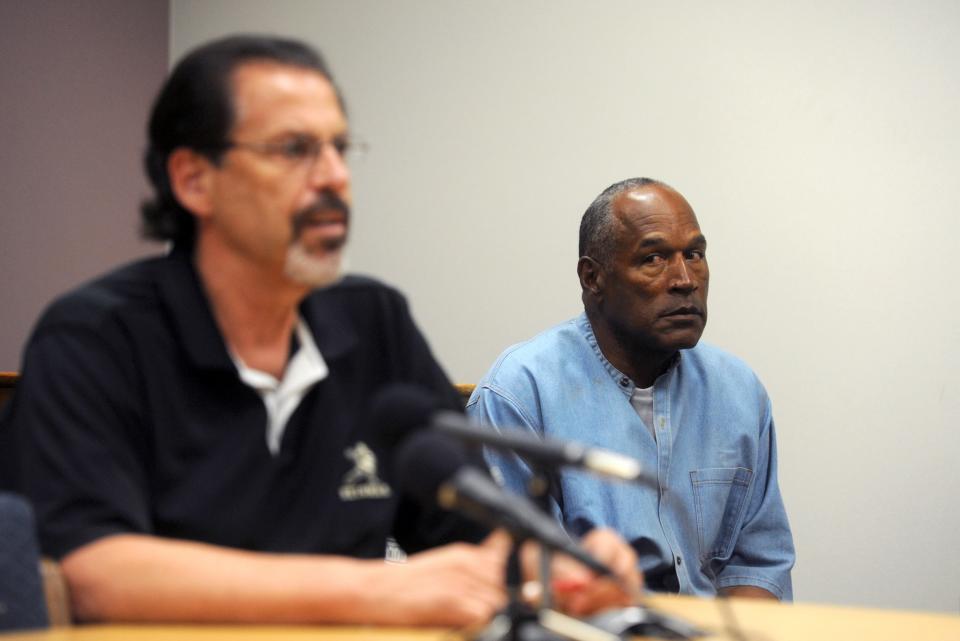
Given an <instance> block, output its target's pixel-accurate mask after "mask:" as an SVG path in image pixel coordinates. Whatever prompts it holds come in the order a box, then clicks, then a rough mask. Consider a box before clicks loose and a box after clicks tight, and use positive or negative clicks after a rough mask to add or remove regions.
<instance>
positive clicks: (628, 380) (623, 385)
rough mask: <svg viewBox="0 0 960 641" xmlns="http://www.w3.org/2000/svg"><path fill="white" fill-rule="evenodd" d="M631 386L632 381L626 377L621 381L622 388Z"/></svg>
mask: <svg viewBox="0 0 960 641" xmlns="http://www.w3.org/2000/svg"><path fill="white" fill-rule="evenodd" d="M629 384H630V379H629V378H627V377H626V376H624V377H623V378H621V379H620V387H626V386H627V385H629Z"/></svg>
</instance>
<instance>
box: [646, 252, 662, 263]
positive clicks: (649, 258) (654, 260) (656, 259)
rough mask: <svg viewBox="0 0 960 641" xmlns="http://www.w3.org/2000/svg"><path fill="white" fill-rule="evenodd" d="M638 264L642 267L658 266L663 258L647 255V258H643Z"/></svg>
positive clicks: (656, 255)
mask: <svg viewBox="0 0 960 641" xmlns="http://www.w3.org/2000/svg"><path fill="white" fill-rule="evenodd" d="M640 262H642V263H643V264H644V265H659V264H660V263H661V262H663V256H661V255H660V254H648V255H647V256H644V257H643V259H642V260H641V261H640Z"/></svg>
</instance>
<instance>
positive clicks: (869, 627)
mask: <svg viewBox="0 0 960 641" xmlns="http://www.w3.org/2000/svg"><path fill="white" fill-rule="evenodd" d="M648 603H649V605H651V606H652V607H655V608H657V609H658V610H660V611H662V612H665V613H668V614H673V615H677V616H681V617H684V618H686V619H687V620H688V621H691V622H692V623H695V624H697V625H699V626H701V627H703V628H705V629H708V630H712V631H715V632H716V634H714V635H712V636H710V637H708V639H710V640H712V641H721V640H731V639H736V636H731V635H730V634H729V633H727V632H725V631H724V630H725V628H726V624H725V621H726V620H727V617H725V616H724V614H723V610H722V609H721V607H719V604H718V603H717V602H715V601H713V600H708V599H697V598H693V597H676V596H656V597H651V598H650V599H649V602H648ZM728 603H729V605H730V608H729V611H730V612H732V614H733V617H734V618H735V619H736V621H737V623H738V625H739V628H740V630H741V632H742V634H743V637H742V638H741V641H811V640H816V641H834V640H835V641H861V640H864V641H888V640H889V641H904V640H907V641H960V616H953V615H947V614H932V613H922V612H903V611H894V610H874V609H866V608H844V607H838V606H826V605H810V604H799V605H796V604H795V605H780V604H778V603H771V602H763V601H753V600H748V599H731V600H729V601H728ZM459 638H460V637H459V636H458V635H457V634H455V633H453V632H451V631H449V630H440V629H409V628H407V629H401V628H364V627H330V626H226V625H224V626H221V625H210V626H179V625H178V626H162V625H143V626H124V625H97V626H77V627H72V628H57V629H53V630H46V631H42V632H33V633H19V634H9V635H0V640H2V641H95V640H96V641H121V640H122V641H160V640H161V639H177V641H194V640H195V641H261V640H263V641H266V640H268V639H269V640H274V639H275V640H277V641H299V640H301V639H302V640H304V641H306V640H307V639H310V640H311V641H359V640H360V639H365V640H369V641H450V640H452V639H459Z"/></svg>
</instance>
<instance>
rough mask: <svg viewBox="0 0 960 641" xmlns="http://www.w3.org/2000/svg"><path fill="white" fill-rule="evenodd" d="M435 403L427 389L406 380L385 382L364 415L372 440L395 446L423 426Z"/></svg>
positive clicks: (386, 447)
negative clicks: (373, 437) (373, 435)
mask: <svg viewBox="0 0 960 641" xmlns="http://www.w3.org/2000/svg"><path fill="white" fill-rule="evenodd" d="M438 406H439V403H438V401H437V399H436V398H434V397H433V396H432V395H431V394H430V393H429V392H427V391H426V390H424V389H423V388H421V387H417V386H416V385H411V384H410V383H391V384H389V385H385V386H384V387H383V388H382V389H381V390H380V391H379V392H378V393H377V394H376V396H374V398H373V401H372V402H371V403H370V412H369V414H368V416H369V419H370V425H371V426H372V427H373V429H374V433H375V434H376V441H377V443H378V444H379V445H381V446H382V447H383V448H384V449H390V448H393V447H395V446H396V445H397V444H398V443H400V441H402V440H404V439H405V438H407V437H408V436H409V435H410V434H411V433H413V432H415V431H417V430H419V429H421V428H423V427H426V426H427V425H428V424H429V423H430V417H431V416H432V415H433V413H434V412H435V411H436V409H437V407H438Z"/></svg>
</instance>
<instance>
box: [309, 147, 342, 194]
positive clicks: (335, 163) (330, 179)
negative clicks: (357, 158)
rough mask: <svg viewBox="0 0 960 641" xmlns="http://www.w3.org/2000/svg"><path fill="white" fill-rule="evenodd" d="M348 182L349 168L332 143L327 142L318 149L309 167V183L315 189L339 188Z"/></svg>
mask: <svg viewBox="0 0 960 641" xmlns="http://www.w3.org/2000/svg"><path fill="white" fill-rule="evenodd" d="M349 184H350V168H349V167H347V162H346V160H345V159H344V158H343V156H341V155H340V152H339V151H337V148H336V147H334V146H333V144H331V143H329V142H327V143H325V144H324V145H323V147H322V148H321V149H320V154H319V155H318V156H317V160H316V161H315V162H314V163H313V166H312V167H311V168H310V185H311V186H312V187H314V188H316V189H333V190H334V191H337V190H341V189H343V188H345V187H347V186H348V185H349Z"/></svg>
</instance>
